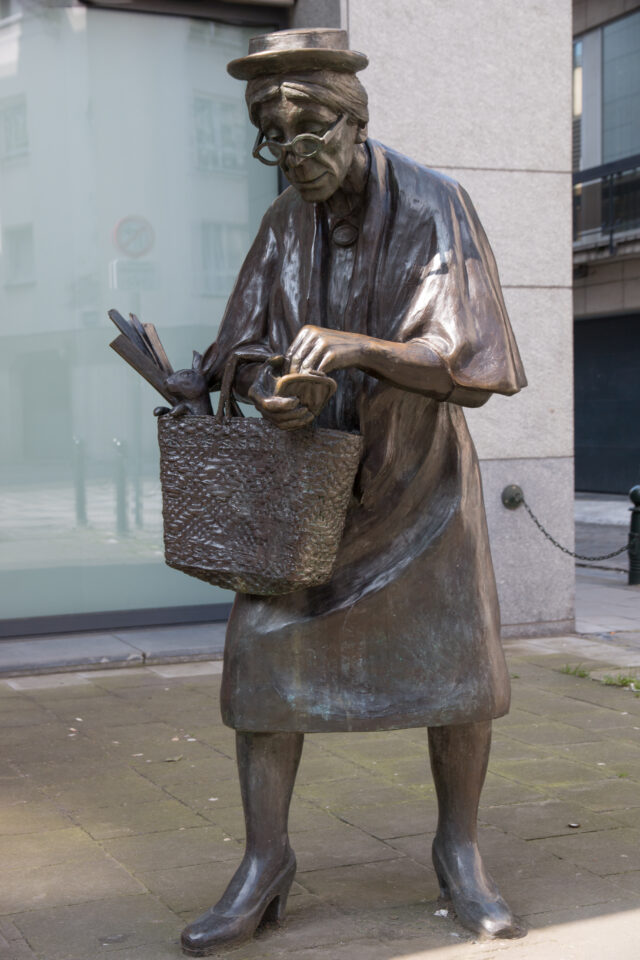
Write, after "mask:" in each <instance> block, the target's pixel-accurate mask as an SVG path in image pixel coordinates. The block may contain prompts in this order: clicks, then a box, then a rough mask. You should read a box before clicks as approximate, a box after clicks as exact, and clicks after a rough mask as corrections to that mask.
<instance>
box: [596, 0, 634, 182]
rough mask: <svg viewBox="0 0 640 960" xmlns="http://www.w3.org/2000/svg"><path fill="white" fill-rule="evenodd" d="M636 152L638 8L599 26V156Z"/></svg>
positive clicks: (609, 157) (606, 157)
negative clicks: (600, 66) (600, 80)
mask: <svg viewBox="0 0 640 960" xmlns="http://www.w3.org/2000/svg"><path fill="white" fill-rule="evenodd" d="M636 153H640V10H638V11H637V12H636V13H632V14H631V15H630V16H628V17H622V18H621V19H620V20H615V21H614V22H613V23H608V24H607V25H606V26H604V27H603V28H602V160H603V162H604V163H607V162H608V161H610V160H619V159H621V158H623V157H630V156H632V155H634V154H636Z"/></svg>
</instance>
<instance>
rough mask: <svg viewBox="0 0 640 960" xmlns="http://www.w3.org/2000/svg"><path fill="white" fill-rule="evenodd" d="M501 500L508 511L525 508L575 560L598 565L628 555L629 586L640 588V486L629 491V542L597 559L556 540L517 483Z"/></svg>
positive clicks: (535, 521) (534, 520) (507, 488)
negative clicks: (630, 506) (537, 515)
mask: <svg viewBox="0 0 640 960" xmlns="http://www.w3.org/2000/svg"><path fill="white" fill-rule="evenodd" d="M501 499H502V504H503V506H505V507H506V508H507V510H517V509H518V507H524V508H525V510H526V511H527V513H528V514H529V516H530V517H531V519H532V520H533V522H534V524H535V525H536V527H537V528H538V530H539V531H540V533H541V534H542V536H543V537H545V538H546V539H547V540H548V541H549V542H550V543H552V544H553V546H554V547H557V548H558V550H561V551H562V553H566V555H567V556H568V557H573V558H574V559H575V560H584V561H586V562H587V563H597V562H598V561H600V560H612V559H613V557H619V556H620V554H621V553H628V554H629V581H628V582H629V586H640V485H637V486H635V487H632V488H631V490H630V491H629V499H630V500H631V503H632V504H633V506H632V508H631V510H630V513H631V523H630V530H629V536H628V538H627V542H626V543H625V545H624V546H623V547H620V549H619V550H612V551H611V553H602V554H600V555H599V556H597V557H588V556H586V555H585V554H583V553H575V551H573V550H569V548H568V547H565V546H563V544H561V543H558V541H557V540H556V538H555V537H553V536H552V535H551V534H550V533H549V531H548V530H546V529H545V527H544V526H543V525H542V523H540V521H539V520H538V518H537V517H536V515H535V513H534V512H533V510H532V509H531V507H530V506H529V504H528V503H527V501H526V500H525V496H524V493H523V490H522V487H519V486H518V484H517V483H511V484H509V486H507V487H505V488H504V490H503V491H502V496H501Z"/></svg>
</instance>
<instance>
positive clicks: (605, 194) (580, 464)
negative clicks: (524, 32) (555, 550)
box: [573, 0, 640, 493]
mask: <svg viewBox="0 0 640 960" xmlns="http://www.w3.org/2000/svg"><path fill="white" fill-rule="evenodd" d="M573 6H574V23H573V30H574V43H573V78H574V79H573V169H574V176H573V182H574V188H573V217H574V225H573V230H574V232H573V264H574V315H575V384H576V393H575V433H576V441H575V452H576V489H577V490H580V491H596V492H600V493H626V492H627V491H628V490H629V489H630V487H632V486H633V485H634V484H637V483H639V482H640V431H639V430H638V427H637V418H638V411H639V410H640V3H637V2H634V3H631V2H628V0H627V2H623V0H609V2H607V3H598V4H594V3H588V2H587V0H574V5H573Z"/></svg>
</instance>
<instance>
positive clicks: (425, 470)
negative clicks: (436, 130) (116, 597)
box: [205, 141, 526, 732]
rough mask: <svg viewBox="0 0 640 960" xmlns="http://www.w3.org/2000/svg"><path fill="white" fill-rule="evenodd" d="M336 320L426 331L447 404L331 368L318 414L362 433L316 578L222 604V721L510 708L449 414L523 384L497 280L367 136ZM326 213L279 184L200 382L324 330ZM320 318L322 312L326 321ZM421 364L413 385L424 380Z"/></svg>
mask: <svg viewBox="0 0 640 960" xmlns="http://www.w3.org/2000/svg"><path fill="white" fill-rule="evenodd" d="M367 146H368V150H369V153H370V158H371V165H370V172H369V178H368V183H367V188H366V196H365V206H364V213H363V221H362V226H361V230H360V234H359V238H358V241H357V245H356V248H355V252H354V262H353V272H352V276H351V282H350V286H349V290H348V293H346V292H345V297H346V300H345V302H346V304H347V306H346V309H345V311H344V317H342V318H340V327H341V329H344V330H349V331H353V332H356V333H363V334H368V335H370V336H374V337H379V338H381V339H384V340H391V341H397V342H402V343H406V342H408V341H413V340H421V341H424V342H425V343H426V344H427V345H428V346H429V347H430V348H431V349H432V350H433V351H434V352H435V353H437V354H438V356H439V357H440V358H441V360H442V362H443V363H444V364H445V365H446V368H447V370H448V372H449V375H450V378H451V382H452V384H453V388H452V390H451V393H450V394H449V395H448V397H447V398H446V399H445V400H436V399H433V398H430V397H427V396H425V395H423V394H420V393H416V392H410V391H409V390H407V389H403V388H402V387H400V386H396V385H393V384H391V383H389V382H386V381H383V380H378V379H376V378H375V377H372V376H369V375H367V374H365V373H361V372H359V371H358V372H355V373H354V372H350V373H348V374H344V373H343V374H342V375H341V376H339V377H338V383H339V386H338V391H337V393H336V397H335V398H334V401H333V402H332V406H331V408H330V409H328V410H327V411H326V413H325V414H324V419H323V420H321V423H322V422H324V423H325V424H327V425H331V426H337V427H341V426H342V427H346V428H352V427H353V425H354V424H355V425H356V426H357V428H358V429H359V430H360V432H361V433H362V434H363V437H364V453H363V457H362V462H361V465H360V469H359V472H358V475H357V477H356V483H355V488H354V497H353V502H352V505H351V507H350V509H349V512H348V515H347V521H346V526H345V531H344V536H343V539H342V542H341V545H340V549H339V553H338V558H337V562H336V566H335V569H334V572H333V575H332V578H331V580H330V581H329V582H328V583H327V584H325V585H323V586H322V587H316V588H312V589H309V590H301V591H297V592H295V593H291V594H288V595H286V596H281V597H273V598H270V597H255V596H246V595H238V596H237V597H236V600H235V603H234V606H233V610H232V614H231V617H230V620H229V625H228V629H227V639H226V646H225V661H224V672H223V685H222V712H223V719H224V721H225V723H227V724H228V725H229V726H232V727H235V728H236V729H240V730H247V731H252V730H253V731H300V732H312V731H323V730H378V729H393V728H397V727H408V726H417V725H442V724H450V723H466V722H472V721H476V720H485V719H489V718H491V717H496V716H500V715H502V714H504V713H506V712H507V710H508V707H509V679H508V674H507V671H506V666H505V661H504V655H503V652H502V647H501V644H500V637H499V610H498V601H497V595H496V588H495V581H494V575H493V569H492V564H491V557H490V552H489V543H488V537H487V528H486V521H485V514H484V506H483V501H482V489H481V482H480V475H479V470H478V464H477V459H476V454H475V450H474V447H473V443H472V441H471V438H470V436H469V433H468V430H467V426H466V422H465V418H464V413H463V410H462V406H465V405H466V406H479V405H481V404H482V403H484V402H485V400H487V399H488V398H489V396H490V395H491V393H494V392H497V393H501V394H507V395H509V394H513V393H516V392H517V391H518V390H519V389H520V388H521V387H523V386H525V385H526V380H525V377H524V372H523V369H522V364H521V362H520V357H519V354H518V350H517V346H516V344H515V340H514V337H513V333H512V331H511V327H510V324H509V320H508V317H507V313H506V310H505V306H504V302H503V299H502V293H501V290H500V282H499V278H498V272H497V268H496V265H495V261H494V258H493V254H492V252H491V249H490V247H489V243H488V241H487V238H486V235H485V233H484V231H483V229H482V226H481V225H480V222H479V220H478V218H477V215H476V213H475V211H474V209H473V206H472V204H471V201H470V200H469V197H468V196H467V194H466V193H465V191H464V190H463V189H462V188H461V187H460V186H459V185H458V184H457V183H455V182H454V181H453V180H451V179H449V178H447V177H444V176H442V175H440V174H437V173H435V172H434V171H431V170H429V169H427V168H425V167H423V166H420V165H419V164H416V163H414V162H413V161H411V160H409V159H407V158H406V157H403V156H401V155H400V154H398V153H396V152H394V151H392V150H389V149H388V148H386V147H384V146H382V145H381V144H378V143H375V142H374V141H368V142H367ZM329 243H330V241H329V239H328V234H327V230H326V215H325V211H324V209H323V205H322V204H310V203H306V202H304V201H303V200H302V199H301V198H300V197H299V195H298V194H297V193H296V192H295V191H294V190H293V189H292V188H289V189H288V190H286V191H285V192H284V193H283V194H281V195H280V196H279V197H278V199H277V200H276V201H275V202H274V203H273V205H272V206H271V207H270V209H269V210H268V211H267V213H266V215H265V217H264V220H263V222H262V225H261V227H260V230H259V232H258V235H257V237H256V239H255V242H254V244H253V246H252V248H251V250H250V252H249V254H248V256H247V259H246V261H245V263H244V265H243V267H242V269H241V271H240V274H239V277H238V280H237V283H236V285H235V288H234V290H233V293H232V295H231V298H230V300H229V304H228V306H227V310H226V312H225V315H224V318H223V321H222V324H221V328H220V332H219V336H218V339H217V341H216V343H215V344H214V345H212V347H211V348H210V349H209V351H207V355H206V358H205V359H206V363H207V366H208V370H209V376H210V381H211V385H212V387H213V386H215V385H216V383H218V382H219V379H220V375H221V371H222V369H223V366H224V363H225V361H226V359H227V357H228V356H229V355H230V354H231V353H232V352H233V351H234V350H238V349H239V348H242V349H246V348H251V350H252V351H257V352H258V353H260V354H262V353H263V354H264V356H265V357H267V356H270V355H271V354H274V353H285V352H286V350H287V347H288V346H289V344H290V343H291V342H292V341H293V339H294V338H295V336H296V334H297V333H298V331H299V330H300V329H301V327H303V326H304V325H305V324H314V325H317V326H323V325H324V326H326V325H327V314H326V290H327V269H328V267H327V264H328V262H329V261H328V256H329V254H328V244H329ZM333 325H334V326H335V325H337V322H335V321H334V324H333ZM428 383H429V381H428V370H427V369H425V387H426V388H428Z"/></svg>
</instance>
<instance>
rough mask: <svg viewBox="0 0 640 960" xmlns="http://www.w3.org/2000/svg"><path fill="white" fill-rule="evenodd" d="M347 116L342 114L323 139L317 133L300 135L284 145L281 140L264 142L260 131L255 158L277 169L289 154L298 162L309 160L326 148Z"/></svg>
mask: <svg viewBox="0 0 640 960" xmlns="http://www.w3.org/2000/svg"><path fill="white" fill-rule="evenodd" d="M345 117H346V114H344V113H341V114H340V116H339V117H337V118H336V119H335V120H334V122H333V123H332V124H331V126H330V127H329V129H328V130H326V131H325V132H324V133H323V134H322V136H321V137H319V136H318V135H317V134H315V133H300V134H298V136H297V137H294V138H293V140H287V142H286V143H282V142H280V141H279V140H263V137H264V133H263V132H262V131H260V133H259V134H258V137H257V139H256V142H255V145H254V147H253V151H252V153H253V156H254V157H255V158H256V160H259V161H260V162H261V163H266V165H267V166H268V167H277V166H278V164H279V163H282V162H283V160H284V159H285V157H286V155H287V153H292V154H293V155H294V157H296V158H297V159H298V160H308V159H309V158H310V157H315V155H316V153H318V151H319V150H321V149H322V147H324V146H326V144H327V143H328V142H329V140H330V139H331V137H332V136H333V134H334V133H335V132H336V131H337V129H338V126H339V124H340V123H341V122H342V120H344V119H345Z"/></svg>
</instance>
